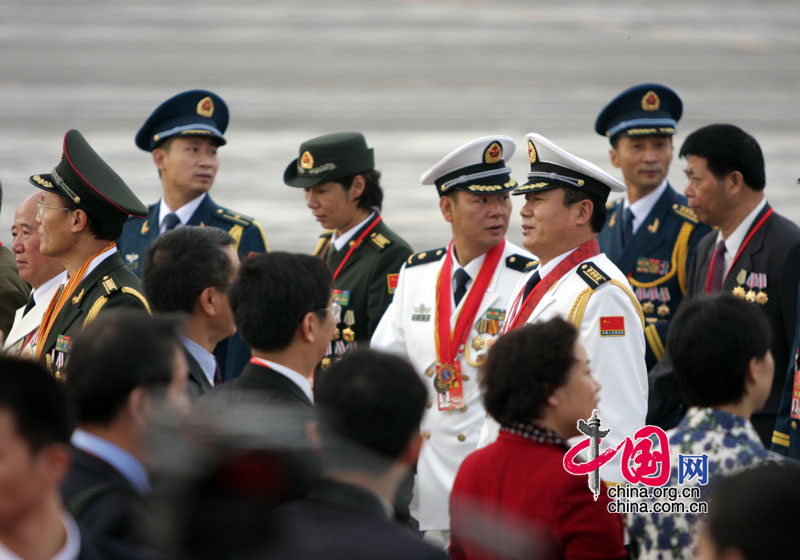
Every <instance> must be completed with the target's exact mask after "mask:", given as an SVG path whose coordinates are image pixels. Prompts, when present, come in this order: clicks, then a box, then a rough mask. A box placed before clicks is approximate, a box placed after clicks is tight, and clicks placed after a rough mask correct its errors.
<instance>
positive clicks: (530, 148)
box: [528, 140, 536, 163]
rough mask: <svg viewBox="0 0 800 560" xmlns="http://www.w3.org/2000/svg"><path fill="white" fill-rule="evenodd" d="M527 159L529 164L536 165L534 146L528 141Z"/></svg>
mask: <svg viewBox="0 0 800 560" xmlns="http://www.w3.org/2000/svg"><path fill="white" fill-rule="evenodd" d="M528 159H530V160H531V163H536V146H534V145H533V142H531V141H530V140H528Z"/></svg>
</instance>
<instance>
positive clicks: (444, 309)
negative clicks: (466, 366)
mask: <svg viewBox="0 0 800 560" xmlns="http://www.w3.org/2000/svg"><path fill="white" fill-rule="evenodd" d="M505 245H506V241H505V239H504V240H503V242H502V243H498V244H497V245H495V246H494V247H492V248H491V249H490V250H489V252H488V253H486V258H485V259H484V260H483V264H482V265H481V269H480V271H479V272H478V277H477V278H475V281H474V282H473V283H472V286H470V289H469V292H467V295H466V296H465V297H466V298H467V299H466V301H465V302H464V305H463V306H462V307H461V311H460V312H459V314H458V319H456V327H455V330H453V332H452V333H451V332H450V315H451V308H450V301H451V299H452V296H451V292H452V286H451V283H452V270H453V257H452V253H453V242H452V241H451V242H450V246H449V247H447V255H445V257H444V259H445V260H444V264H443V265H442V269H441V270H440V271H439V277H438V278H437V279H436V357H437V358H438V359H439V362H441V363H444V364H453V363H454V362H455V358H456V353H457V351H458V347H459V346H460V345H461V344H462V343H465V342H466V339H467V335H468V334H469V330H470V327H471V326H472V324H473V323H474V322H475V315H476V314H477V313H478V307H480V304H481V301H482V300H483V296H484V294H485V293H486V288H488V287H489V282H490V281H491V279H492V277H493V276H494V271H495V270H496V269H497V264H498V263H499V262H500V257H501V256H502V255H503V250H504V248H505Z"/></svg>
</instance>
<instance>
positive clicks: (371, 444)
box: [314, 350, 427, 472]
mask: <svg viewBox="0 0 800 560" xmlns="http://www.w3.org/2000/svg"><path fill="white" fill-rule="evenodd" d="M314 402H315V406H316V408H317V413H318V416H319V428H320V440H321V448H322V456H323V461H324V462H325V463H326V466H328V467H331V468H354V469H358V470H366V471H371V472H374V471H381V470H384V469H385V467H386V466H387V464H388V463H389V462H391V461H394V460H396V459H398V458H399V457H400V456H401V455H402V453H403V451H404V450H405V449H406V447H407V446H408V443H409V441H410V440H411V436H412V435H413V434H414V433H417V432H418V431H419V425H420V421H421V420H422V414H423V412H424V411H425V403H426V402H427V391H426V389H425V386H424V385H423V384H422V381H421V380H420V378H419V376H418V375H417V373H416V372H415V371H414V368H413V367H412V366H411V364H409V363H408V362H407V361H405V360H403V359H402V358H398V357H396V356H392V355H389V354H383V353H380V352H376V351H374V350H358V351H355V352H351V353H348V354H346V355H345V356H344V357H343V358H342V359H341V360H339V361H337V362H335V363H334V364H333V365H331V366H330V367H329V368H328V369H326V370H325V372H324V374H322V375H320V376H319V379H318V380H317V382H316V384H315V386H314ZM365 451H366V452H365ZM370 452H372V453H374V454H376V455H377V456H378V457H379V458H381V459H384V460H388V461H385V462H381V461H372V460H370V458H371V457H372V453H370Z"/></svg>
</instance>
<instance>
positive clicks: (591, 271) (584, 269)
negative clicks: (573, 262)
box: [576, 261, 611, 290]
mask: <svg viewBox="0 0 800 560" xmlns="http://www.w3.org/2000/svg"><path fill="white" fill-rule="evenodd" d="M576 272H577V274H578V276H580V277H581V279H582V280H583V281H584V282H586V283H587V284H588V285H589V287H590V288H592V289H593V290H594V289H597V288H598V287H599V286H601V285H602V284H605V283H606V282H608V281H609V280H611V277H610V276H609V275H608V274H606V273H605V272H603V271H602V270H600V269H599V268H597V266H596V265H595V264H594V263H593V262H591V261H590V262H585V263H583V264H582V265H580V266H579V267H578V270H577V271H576Z"/></svg>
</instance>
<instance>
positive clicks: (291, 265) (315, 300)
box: [228, 252, 333, 351]
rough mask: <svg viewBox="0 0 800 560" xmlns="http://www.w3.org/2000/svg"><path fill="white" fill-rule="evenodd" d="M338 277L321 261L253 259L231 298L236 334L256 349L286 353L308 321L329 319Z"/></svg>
mask: <svg viewBox="0 0 800 560" xmlns="http://www.w3.org/2000/svg"><path fill="white" fill-rule="evenodd" d="M332 285H333V274H332V273H331V270H330V268H328V265H327V264H325V262H324V261H323V260H322V259H318V258H316V257H311V256H309V255H301V254H294V253H283V252H272V253H266V254H259V255H253V256H251V257H250V258H248V259H247V260H245V261H244V263H242V267H241V268H240V269H239V275H238V276H237V278H236V281H234V283H233V285H232V286H231V288H230V291H229V293H228V299H229V301H230V304H231V309H233V316H234V319H235V321H236V328H237V329H238V332H239V334H240V335H241V337H242V338H243V339H244V341H245V342H247V344H249V345H250V347H251V348H254V349H256V350H262V351H271V350H278V349H282V348H286V347H287V346H288V345H289V343H290V342H291V340H292V337H293V336H294V333H295V331H297V327H298V326H299V325H300V323H301V321H302V320H303V317H305V315H306V313H308V312H310V311H318V312H319V313H320V314H324V313H325V309H326V308H327V307H328V305H329V302H330V297H331V286H332Z"/></svg>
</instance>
